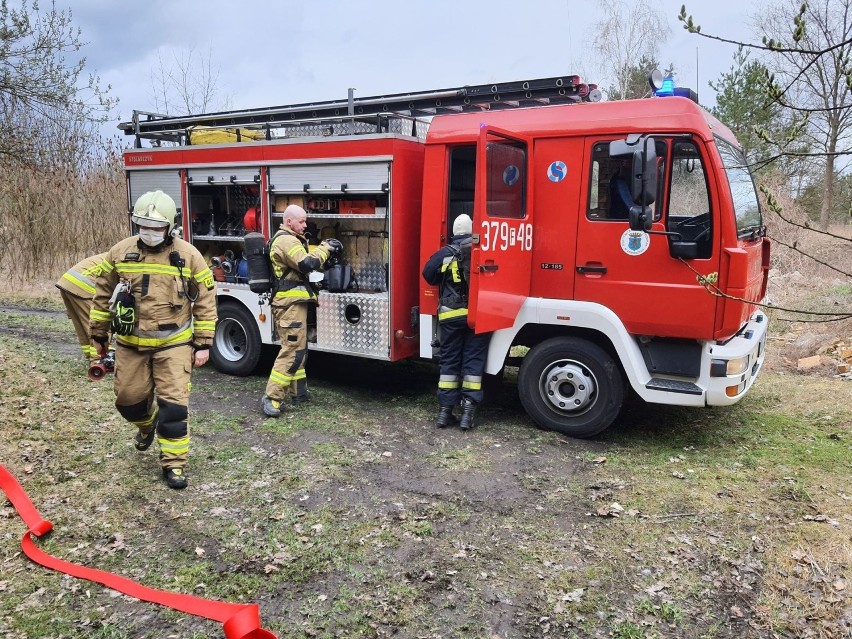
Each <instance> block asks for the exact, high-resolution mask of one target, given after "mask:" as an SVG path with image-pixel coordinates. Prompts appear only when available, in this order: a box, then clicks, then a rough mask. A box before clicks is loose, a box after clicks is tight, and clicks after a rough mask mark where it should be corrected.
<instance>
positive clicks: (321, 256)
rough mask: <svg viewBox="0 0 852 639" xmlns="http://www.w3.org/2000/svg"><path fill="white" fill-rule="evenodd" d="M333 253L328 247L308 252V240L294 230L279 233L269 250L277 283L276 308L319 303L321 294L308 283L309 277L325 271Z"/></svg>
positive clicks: (319, 247)
mask: <svg viewBox="0 0 852 639" xmlns="http://www.w3.org/2000/svg"><path fill="white" fill-rule="evenodd" d="M328 257H329V253H328V251H326V249H325V246H323V245H321V246H317V247H316V248H315V249H314V250H313V251H310V252H308V240H307V239H306V238H305V236H304V235H296V234H295V233H293V232H292V231H291V230H290V229H281V230H280V231H279V232H278V233H276V235H275V237H274V238H273V240H272V246H271V247H270V249H269V259H270V260H271V262H272V272H273V274H274V276H275V280H276V282H277V285H276V288H275V297H274V299H273V300H272V305H273V306H283V307H286V306H290V305H291V304H299V303H306V302H315V301H316V299H317V294H316V292H315V290H314V287H313V286H311V285H310V282H309V281H308V274H309V273H311V272H313V271H317V270H319V269H321V268H322V266H323V264H325V262H326V260H328Z"/></svg>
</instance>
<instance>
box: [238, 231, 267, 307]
mask: <svg viewBox="0 0 852 639" xmlns="http://www.w3.org/2000/svg"><path fill="white" fill-rule="evenodd" d="M243 241H244V242H245V247H246V250H245V252H244V253H243V257H245V260H246V262H247V266H248V285H249V289H250V290H251V291H252V292H253V293H257V294H258V295H261V294H263V293H268V292H269V291H270V290H271V289H272V265H271V264H270V263H269V249H268V247H267V245H266V239H264V237H263V234H261V233H246V236H245V237H244V238H243Z"/></svg>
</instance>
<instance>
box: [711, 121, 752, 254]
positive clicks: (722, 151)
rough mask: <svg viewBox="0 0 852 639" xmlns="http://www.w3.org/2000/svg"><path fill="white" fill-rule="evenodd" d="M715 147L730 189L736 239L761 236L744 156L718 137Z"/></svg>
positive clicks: (750, 180)
mask: <svg viewBox="0 0 852 639" xmlns="http://www.w3.org/2000/svg"><path fill="white" fill-rule="evenodd" d="M716 147H717V148H718V149H719V155H721V156H722V164H723V165H724V167H725V174H726V175H727V176H728V185H729V186H730V188H731V198H732V199H733V201H734V215H735V216H736V218H737V237H739V238H743V237H746V236H749V235H750V236H752V237H757V236H758V235H762V232H763V216H762V215H761V213H760V203H759V202H758V200H757V192H756V191H755V189H754V181H753V180H752V177H751V172H750V171H749V170H748V163H747V162H746V159H745V156H744V155H743V153H742V151H740V150H739V149H737V148H736V147H735V146H733V145H732V144H730V143H729V142H726V141H725V140H723V139H721V138H718V137H717V138H716Z"/></svg>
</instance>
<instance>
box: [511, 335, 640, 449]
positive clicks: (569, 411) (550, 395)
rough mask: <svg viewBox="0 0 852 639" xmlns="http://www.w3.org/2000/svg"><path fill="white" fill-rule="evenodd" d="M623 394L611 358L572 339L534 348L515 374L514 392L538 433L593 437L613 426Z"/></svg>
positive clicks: (596, 347)
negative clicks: (519, 398)
mask: <svg viewBox="0 0 852 639" xmlns="http://www.w3.org/2000/svg"><path fill="white" fill-rule="evenodd" d="M624 390H625V387H624V380H623V378H622V376H621V371H620V369H619V367H618V365H617V364H616V363H615V361H614V360H613V359H612V357H610V356H609V355H608V354H607V353H606V351H604V350H603V349H602V348H600V347H599V346H596V345H595V344H592V343H591V342H588V341H586V340H584V339H579V338H576V337H556V338H552V339H549V340H546V341H544V342H542V343H541V344H539V345H538V346H535V347H533V349H532V350H530V352H529V353H527V355H526V356H525V357H524V360H523V363H522V364H521V369H520V371H519V373H518V392H519V393H520V397H521V403H522V404H523V406H524V408H525V409H526V411H527V413H528V414H529V416H530V417H532V418H533V420H534V421H535V423H536V424H537V425H538V426H540V427H541V428H544V429H546V430H555V431H558V432H560V433H563V434H565V435H568V436H570V437H592V436H594V435H597V434H598V433H600V432H601V431H603V430H604V429H606V428H607V427H608V426H609V425H610V424H612V422H613V421H614V420H615V418H616V417H617V416H618V412H619V410H620V409H621V405H622V403H623V402H624Z"/></svg>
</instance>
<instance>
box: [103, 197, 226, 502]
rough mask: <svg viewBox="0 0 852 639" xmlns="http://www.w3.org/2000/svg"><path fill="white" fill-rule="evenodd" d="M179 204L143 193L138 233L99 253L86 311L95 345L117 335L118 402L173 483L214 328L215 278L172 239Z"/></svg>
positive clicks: (138, 440) (183, 459) (182, 481)
mask: <svg viewBox="0 0 852 639" xmlns="http://www.w3.org/2000/svg"><path fill="white" fill-rule="evenodd" d="M176 215H177V208H176V207H175V203H174V200H173V199H172V198H171V197H169V196H168V195H167V194H165V193H163V192H162V191H151V192H148V193H145V194H144V195H142V196H140V197H139V199H138V200H137V201H136V204H135V206H134V207H133V213H132V218H131V219H132V221H133V223H134V224H135V225H136V227H137V229H138V235H136V236H133V237H129V238H127V239H125V240H122V241H120V242H119V243H118V244H116V245H115V246H113V247H112V248H111V249H110V250H109V251H108V252H107V254H106V256H105V257H104V258H103V260H102V262H101V268H102V269H103V275H102V276H101V277H100V278H99V279H98V281H97V285H96V291H95V298H94V304H93V307H92V311H91V314H90V316H89V317H90V323H89V325H90V327H91V331H92V345H93V346H94V347H95V348H96V349H97V350H98V351H99V352H103V350H104V345H105V344H106V339H107V335H108V333H109V331H110V328H112V331H113V333H114V334H115V336H116V341H117V349H116V366H115V407H116V408H117V409H118V412H119V413H120V414H121V416H122V417H124V419H126V420H127V421H128V422H130V423H131V424H133V425H134V426H135V427H136V429H137V431H138V432H137V433H136V436H135V439H134V445H135V447H136V449H137V450H140V451H144V450H147V449H148V447H149V446H150V445H151V444H152V443H153V441H154V437H155V435H156V437H157V443H158V444H159V447H160V466H161V467H162V472H163V476H164V477H165V479H166V483H167V484H168V486H169V487H170V488H176V489H181V488H186V485H187V476H186V472H185V467H186V463H187V455H188V454H189V428H188V423H187V422H188V410H187V407H188V403H189V388H190V371H191V370H192V367H193V366H195V367H198V366H203V365H204V364H205V363H206V362H207V359H208V357H209V354H210V351H209V349H210V345H211V344H212V342H213V333H214V330H215V328H216V293H215V290H214V284H213V275H212V273H211V272H210V269H209V268H208V267H207V263H206V262H205V260H204V258H203V257H202V255H201V253H199V252H198V250H197V249H196V248H195V247H194V246H192V245H191V244H189V243H188V242H185V241H183V240H182V239H180V238H178V237H174V235H175V232H176V229H175V217H176Z"/></svg>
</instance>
